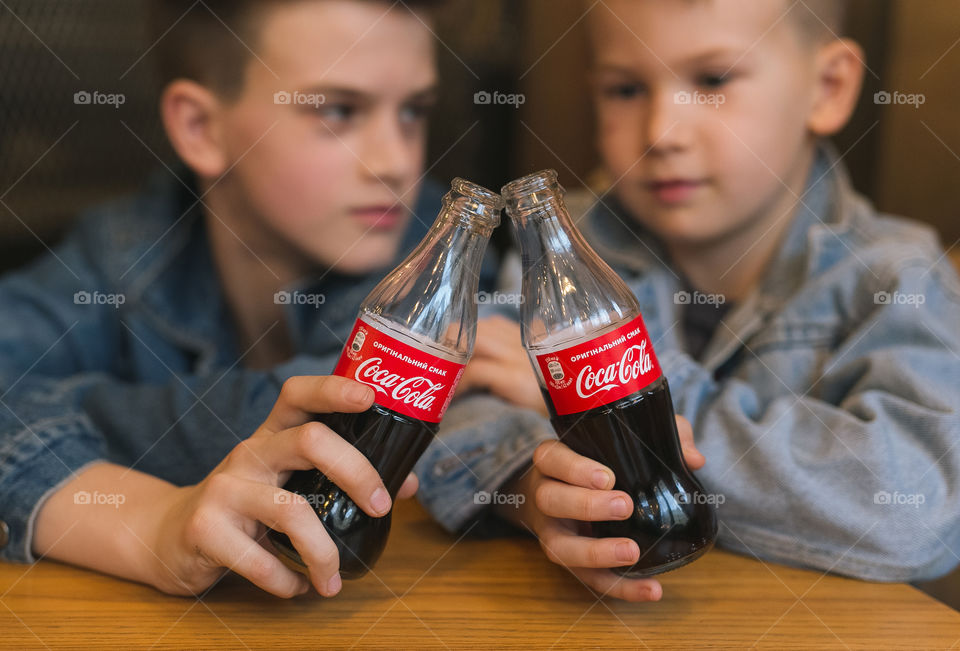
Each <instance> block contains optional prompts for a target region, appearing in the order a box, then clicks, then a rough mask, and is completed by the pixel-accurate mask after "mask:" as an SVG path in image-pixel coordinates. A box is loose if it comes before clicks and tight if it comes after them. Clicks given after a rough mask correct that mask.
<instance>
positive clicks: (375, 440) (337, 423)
mask: <svg viewBox="0 0 960 651" xmlns="http://www.w3.org/2000/svg"><path fill="white" fill-rule="evenodd" d="M316 420H318V421H320V422H322V423H323V424H325V425H326V426H327V427H329V428H330V429H332V430H333V431H334V432H336V433H337V434H339V435H340V436H341V437H343V438H344V439H345V440H346V441H347V442H349V443H351V444H353V446H354V447H356V448H357V449H358V450H359V451H360V452H362V453H363V455H364V456H365V457H367V459H369V460H370V463H371V464H373V467H374V468H376V469H377V472H379V473H380V477H381V478H382V479H383V483H384V484H385V485H386V487H387V491H388V492H389V493H390V497H391V498H394V499H396V497H397V491H399V490H400V486H401V485H403V480H404V479H406V477H407V475H408V474H409V473H410V471H411V470H412V469H413V466H414V464H416V462H417V459H419V458H420V455H422V454H423V452H424V451H425V450H426V449H427V446H428V445H430V441H432V440H433V437H434V436H435V435H436V433H437V425H436V424H435V423H425V422H423V421H419V420H415V419H413V418H410V417H408V416H403V415H401V414H398V413H397V412H395V411H392V410H390V409H386V408H384V407H381V406H380V405H374V406H373V407H371V408H370V409H368V410H367V411H364V412H361V413H358V414H318V415H317V417H316ZM284 489H286V490H288V491H291V492H293V493H299V494H300V495H303V496H304V497H306V498H307V500H308V501H309V502H310V504H311V506H313V510H314V511H315V512H316V513H317V516H318V517H319V518H320V521H321V522H322V523H323V526H324V527H326V529H327V533H329V534H330V537H331V538H332V539H333V541H334V542H335V543H336V545H337V549H338V550H339V552H340V576H342V577H343V578H344V579H357V578H360V577H361V576H363V575H364V574H366V573H367V570H369V569H370V568H371V567H373V565H374V563H376V562H377V559H378V558H380V554H381V553H382V552H383V548H384V547H385V546H386V544H387V537H388V535H389V534H390V515H391V514H390V513H388V514H387V515H385V516H383V517H381V518H374V517H371V516H369V515H367V514H366V513H364V512H363V510H362V509H360V507H358V506H357V505H356V504H355V503H354V502H353V500H352V499H350V497H349V496H348V495H347V493H346V492H345V491H344V490H342V489H341V488H340V487H339V486H337V485H336V484H334V483H333V482H332V481H330V480H329V479H327V477H326V476H325V475H324V474H323V473H322V472H320V471H319V470H298V471H296V472H294V473H293V475H291V477H290V480H289V481H287V483H286V484H285V485H284ZM268 535H269V537H270V541H271V542H272V543H273V545H274V547H276V548H277V550H278V551H280V552H281V553H282V554H284V555H285V556H287V557H288V558H289V559H291V560H292V561H294V562H296V563H297V564H299V565H303V560H302V559H301V558H300V554H299V553H298V552H297V550H296V549H295V548H294V547H293V544H292V543H291V542H290V539H289V538H288V537H287V535H286V534H284V533H281V532H279V531H274V530H272V529H270V530H268Z"/></svg>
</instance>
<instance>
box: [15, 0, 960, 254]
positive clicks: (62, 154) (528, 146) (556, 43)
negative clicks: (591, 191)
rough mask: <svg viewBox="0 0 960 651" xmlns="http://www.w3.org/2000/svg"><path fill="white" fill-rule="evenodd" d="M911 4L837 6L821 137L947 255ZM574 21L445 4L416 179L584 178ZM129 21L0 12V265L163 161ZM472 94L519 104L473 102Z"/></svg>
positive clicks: (937, 27)
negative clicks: (842, 124) (90, 95)
mask: <svg viewBox="0 0 960 651" xmlns="http://www.w3.org/2000/svg"><path fill="white" fill-rule="evenodd" d="M920 4H922V6H920V5H918V3H916V2H912V3H910V2H908V1H907V0H855V1H854V3H853V10H852V13H851V15H850V17H849V21H848V25H849V27H848V33H849V34H850V35H851V36H852V37H853V38H855V39H857V40H858V41H859V42H860V43H861V44H862V45H863V46H864V48H865V49H866V51H867V63H868V66H869V68H870V70H869V71H868V72H867V75H866V87H865V89H864V93H863V97H862V100H861V103H860V106H859V109H858V111H857V113H856V116H855V117H854V119H853V121H852V122H851V124H850V125H849V126H848V127H847V128H846V129H845V130H844V132H843V133H842V134H840V136H839V137H837V138H836V140H837V144H838V147H839V149H840V151H841V152H846V158H845V161H846V162H847V164H848V165H849V167H850V168H851V170H852V175H853V179H854V183H855V185H856V186H857V188H858V189H859V190H860V191H862V192H864V193H865V194H867V195H868V196H869V197H870V198H871V199H873V200H874V202H875V203H876V204H877V205H878V206H879V207H880V208H881V209H882V210H885V211H889V212H893V213H898V214H904V215H909V216H911V217H914V218H916V219H921V220H923V221H926V222H928V223H930V224H932V225H933V226H935V227H936V228H937V229H938V230H939V232H940V234H941V238H942V240H943V242H944V246H946V247H951V246H952V245H954V244H955V243H957V241H958V239H960V219H958V218H957V217H958V210H957V201H956V188H955V186H956V182H957V180H958V179H960V153H958V152H960V121H958V120H957V119H956V117H955V115H956V107H957V106H960V87H958V86H957V84H956V79H957V78H958V77H960V46H958V39H960V12H958V11H956V9H957V4H956V0H924V2H923V3H920ZM583 17H584V4H583V3H582V2H580V1H579V0H562V1H555V0H482V1H478V0H450V2H449V5H448V7H447V9H445V10H444V13H443V15H442V16H441V17H440V20H439V25H438V26H437V33H438V36H439V39H440V41H441V43H440V44H439V45H438V52H439V56H440V69H441V77H442V82H443V92H442V95H441V101H440V106H439V107H438V109H437V112H436V116H437V118H436V119H435V120H434V123H433V126H432V131H431V139H430V150H431V151H430V157H429V160H430V161H431V162H432V161H438V162H437V163H436V166H435V167H434V168H433V170H432V172H431V176H433V177H434V178H436V179H437V180H439V181H440V182H442V183H446V182H448V181H449V180H450V179H451V178H452V177H454V176H465V177H467V178H470V179H472V180H475V181H477V182H479V183H481V184H484V185H486V186H488V187H490V188H493V189H498V188H499V187H500V186H501V185H502V184H503V183H504V182H506V181H507V180H509V179H511V178H515V177H516V176H520V175H522V174H525V173H527V172H530V171H534V170H536V169H541V168H543V167H555V168H556V169H557V170H558V171H559V172H560V175H561V179H562V182H563V183H564V185H566V186H567V187H570V188H572V187H577V186H578V185H580V184H582V183H586V182H588V180H589V179H590V178H591V172H592V171H594V170H595V169H596V166H597V156H596V152H595V151H594V147H593V144H592V129H591V125H592V115H591V110H590V103H589V96H588V92H587V85H586V74H585V73H586V66H587V55H586V41H585V34H584V21H583ZM144 18H145V16H144V2H143V0H84V2H67V1H66V0H6V2H5V3H4V4H3V5H2V6H0V151H2V153H3V155H2V157H0V270H2V269H7V268H11V267H15V266H18V265H20V264H22V263H23V262H25V261H27V260H29V259H30V258H31V257H33V256H35V255H36V254H38V253H39V252H40V251H42V250H44V246H45V245H51V244H53V243H55V242H56V241H57V239H58V238H59V237H60V236H61V234H62V233H63V231H64V229H66V228H68V227H69V225H70V223H71V220H72V219H73V218H74V217H75V215H76V214H77V212H78V211H80V210H82V209H83V208H85V207H87V206H90V205H92V204H95V203H97V202H99V201H102V200H103V199H106V198H109V197H113V196H116V195H117V194H119V193H124V192H131V191H133V190H135V189H136V187H137V186H138V184H139V183H141V181H142V180H143V179H144V177H145V175H146V174H147V173H148V172H149V171H151V170H152V169H155V168H157V167H158V166H159V165H160V163H159V162H158V160H157V159H158V158H159V159H161V160H164V161H166V162H167V163H170V162H172V161H173V159H174V156H173V154H172V152H171V150H170V149H169V147H168V146H167V144H166V141H165V138H164V136H163V132H162V129H161V127H160V124H159V120H158V119H157V112H156V104H157V93H156V90H155V83H154V78H153V70H154V61H153V59H152V56H151V45H152V43H151V41H150V39H148V38H147V35H146V30H145V20H144ZM93 89H100V90H101V91H103V92H115V93H123V94H124V95H125V97H126V102H125V103H124V104H123V105H122V106H120V107H119V108H117V109H115V110H114V109H111V110H109V111H107V110H100V108H101V107H91V106H85V105H77V104H75V103H74V102H73V95H74V93H76V92H78V91H82V90H93ZM882 89H901V90H903V91H904V92H913V93H924V94H925V96H926V103H925V104H924V105H923V106H921V107H920V108H919V109H914V108H913V107H909V106H890V105H878V104H876V103H874V101H873V96H874V93H875V92H877V91H878V90H882ZM479 91H488V92H492V91H499V92H502V93H523V94H524V96H525V100H526V101H525V103H524V104H523V105H522V106H520V108H519V109H517V108H514V107H512V106H504V105H500V106H494V105H482V104H475V103H474V93H476V92H479ZM506 241H507V238H505V237H503V234H501V235H500V237H499V238H498V243H499V244H500V245H503V244H504V243H505V242H506ZM956 248H960V247H956ZM956 248H955V249H954V250H956Z"/></svg>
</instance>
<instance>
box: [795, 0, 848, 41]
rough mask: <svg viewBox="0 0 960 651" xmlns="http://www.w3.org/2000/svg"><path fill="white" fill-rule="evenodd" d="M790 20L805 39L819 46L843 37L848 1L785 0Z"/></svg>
mask: <svg viewBox="0 0 960 651" xmlns="http://www.w3.org/2000/svg"><path fill="white" fill-rule="evenodd" d="M786 1H787V2H789V3H791V4H790V8H789V11H790V19H791V20H793V21H794V24H795V25H796V26H797V27H798V28H799V29H800V30H801V34H802V35H803V36H804V37H805V39H806V40H807V41H808V42H810V43H812V44H814V45H820V44H821V43H823V42H825V41H830V40H832V39H835V38H838V37H840V36H843V35H844V31H845V29H846V19H847V11H848V10H849V4H850V2H849V0H797V1H796V2H795V3H794V0H786Z"/></svg>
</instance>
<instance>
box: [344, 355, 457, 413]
mask: <svg viewBox="0 0 960 651" xmlns="http://www.w3.org/2000/svg"><path fill="white" fill-rule="evenodd" d="M354 378H355V379H356V380H357V381H358V382H362V383H364V384H366V385H367V386H370V387H373V389H374V390H375V391H378V392H379V393H382V394H384V395H389V396H390V397H391V398H392V399H393V400H396V401H398V402H402V403H403V404H405V405H411V406H413V407H416V408H417V409H423V410H425V411H429V410H430V409H432V408H433V403H434V401H435V400H436V397H437V396H436V394H437V393H439V392H440V391H441V390H442V389H443V388H444V386H445V385H444V384H443V383H441V382H433V381H431V380H430V379H429V378H426V377H424V376H422V375H417V376H414V377H404V376H403V375H400V374H399V373H395V372H393V371H391V370H390V369H387V368H384V367H383V358H381V357H371V358H370V359H367V360H364V361H363V362H362V363H361V364H360V365H359V366H357V370H356V371H355V372H354Z"/></svg>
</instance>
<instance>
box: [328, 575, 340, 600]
mask: <svg viewBox="0 0 960 651" xmlns="http://www.w3.org/2000/svg"><path fill="white" fill-rule="evenodd" d="M342 586H343V581H341V580H340V573H339V572H338V573H336V574H334V575H333V576H332V577H330V580H329V581H327V595H328V596H330V597H332V596H333V595H335V594H337V593H338V592H340V588H341V587H342Z"/></svg>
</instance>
